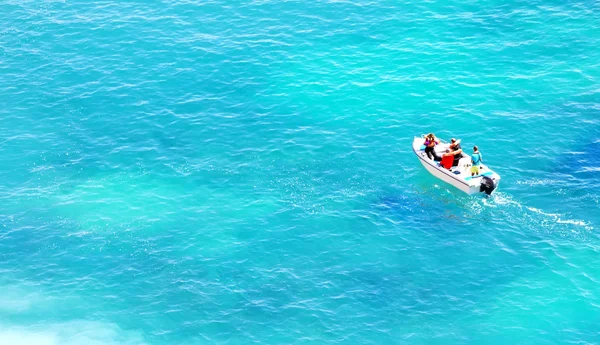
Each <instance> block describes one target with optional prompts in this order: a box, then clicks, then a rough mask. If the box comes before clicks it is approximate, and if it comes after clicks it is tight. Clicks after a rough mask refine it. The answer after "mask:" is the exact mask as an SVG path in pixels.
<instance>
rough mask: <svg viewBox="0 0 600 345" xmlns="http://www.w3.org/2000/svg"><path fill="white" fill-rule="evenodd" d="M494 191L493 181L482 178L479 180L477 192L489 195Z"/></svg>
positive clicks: (489, 178)
mask: <svg viewBox="0 0 600 345" xmlns="http://www.w3.org/2000/svg"><path fill="white" fill-rule="evenodd" d="M494 189H496V183H495V181H494V180H493V179H492V178H491V177H488V176H483V177H482V178H481V186H480V187H479V191H480V192H484V193H485V194H487V195H491V194H492V192H493V191H494Z"/></svg>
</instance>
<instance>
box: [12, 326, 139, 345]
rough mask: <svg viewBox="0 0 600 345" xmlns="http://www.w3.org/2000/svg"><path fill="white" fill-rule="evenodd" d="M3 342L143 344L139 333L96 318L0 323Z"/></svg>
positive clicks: (18, 344) (14, 344)
mask: <svg viewBox="0 0 600 345" xmlns="http://www.w3.org/2000/svg"><path fill="white" fill-rule="evenodd" d="M0 344H6V345H146V342H145V341H144V339H143V337H142V335H141V334H139V333H137V332H128V331H124V330H122V329H120V328H119V327H118V326H116V325H113V324H107V323H100V322H85V321H76V322H68V323H61V324H52V325H36V326H34V327H22V326H17V327H14V326H7V325H0Z"/></svg>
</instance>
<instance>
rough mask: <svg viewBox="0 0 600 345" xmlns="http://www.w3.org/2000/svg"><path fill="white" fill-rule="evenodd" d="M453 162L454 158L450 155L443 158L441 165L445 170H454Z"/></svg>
mask: <svg viewBox="0 0 600 345" xmlns="http://www.w3.org/2000/svg"><path fill="white" fill-rule="evenodd" d="M452 162H454V156H451V155H448V156H445V157H442V161H441V162H440V164H442V166H443V167H444V168H446V169H450V168H452Z"/></svg>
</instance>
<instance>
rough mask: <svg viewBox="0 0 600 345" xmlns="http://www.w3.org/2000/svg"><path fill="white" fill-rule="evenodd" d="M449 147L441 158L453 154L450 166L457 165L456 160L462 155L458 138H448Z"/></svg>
mask: <svg viewBox="0 0 600 345" xmlns="http://www.w3.org/2000/svg"><path fill="white" fill-rule="evenodd" d="M449 148H450V152H446V153H444V155H443V156H442V158H443V157H447V156H453V161H452V166H453V167H455V166H458V161H459V160H460V159H461V158H462V157H463V155H462V148H461V147H460V139H459V140H456V139H455V138H452V139H451V140H450V146H449Z"/></svg>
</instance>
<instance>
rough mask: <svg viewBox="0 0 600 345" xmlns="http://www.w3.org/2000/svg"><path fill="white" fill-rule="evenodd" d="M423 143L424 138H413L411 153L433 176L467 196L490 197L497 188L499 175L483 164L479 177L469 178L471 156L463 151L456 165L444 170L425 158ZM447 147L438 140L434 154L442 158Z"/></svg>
mask: <svg viewBox="0 0 600 345" xmlns="http://www.w3.org/2000/svg"><path fill="white" fill-rule="evenodd" d="M424 141H425V139H424V137H415V138H414V140H413V151H414V152H415V154H416V155H417V157H418V158H419V161H421V164H423V166H424V167H425V169H427V171H429V172H430V173H431V174H432V175H433V176H435V177H437V178H439V179H440V180H442V181H444V182H446V183H448V184H451V185H452V186H454V187H456V188H458V189H460V190H461V191H463V192H465V193H467V194H469V195H474V194H479V193H485V194H487V195H492V193H493V192H494V191H495V190H496V189H497V188H498V184H499V183H500V175H498V174H497V173H496V172H494V171H493V170H492V169H490V168H489V167H488V166H487V165H485V164H483V163H482V164H481V165H480V167H479V175H475V176H471V156H469V155H468V154H466V153H465V152H464V150H463V152H462V158H460V160H459V161H458V165H457V166H453V167H451V168H450V169H446V168H444V167H443V166H442V165H441V164H440V162H437V161H434V160H433V159H432V158H429V157H428V156H427V154H426V153H425V145H423V142H424ZM449 146H450V144H449V143H447V142H445V141H443V140H440V143H439V144H438V145H436V146H435V152H436V153H437V154H438V155H439V156H442V155H443V154H444V153H445V152H446V149H448V148H449Z"/></svg>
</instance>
